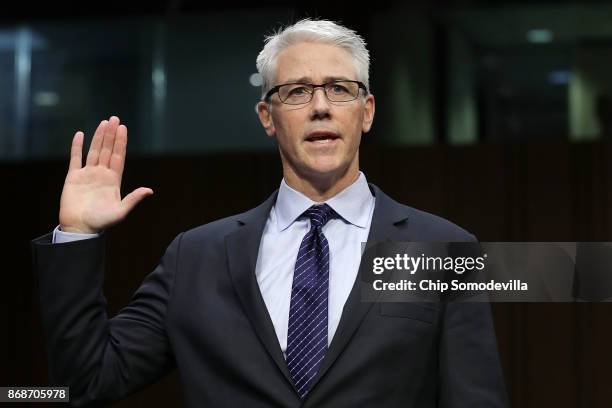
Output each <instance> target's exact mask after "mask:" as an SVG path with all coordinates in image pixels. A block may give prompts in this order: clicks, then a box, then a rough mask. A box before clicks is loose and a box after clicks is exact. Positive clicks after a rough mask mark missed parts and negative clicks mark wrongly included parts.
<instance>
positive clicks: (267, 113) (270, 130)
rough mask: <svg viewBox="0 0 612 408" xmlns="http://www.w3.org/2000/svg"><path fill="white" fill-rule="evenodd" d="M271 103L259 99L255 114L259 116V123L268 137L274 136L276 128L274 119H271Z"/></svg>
mask: <svg viewBox="0 0 612 408" xmlns="http://www.w3.org/2000/svg"><path fill="white" fill-rule="evenodd" d="M271 110H272V105H270V104H269V103H266V102H264V101H260V102H258V103H257V115H258V116H259V121H260V122H261V125H262V126H263V127H264V130H265V131H266V134H267V135H268V137H272V138H273V137H274V136H275V135H276V129H275V128H274V121H273V120H272V111H271Z"/></svg>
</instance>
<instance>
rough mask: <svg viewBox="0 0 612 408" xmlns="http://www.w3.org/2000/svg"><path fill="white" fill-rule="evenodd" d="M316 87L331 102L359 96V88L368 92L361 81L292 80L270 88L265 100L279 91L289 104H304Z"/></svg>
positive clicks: (350, 99)
mask: <svg viewBox="0 0 612 408" xmlns="http://www.w3.org/2000/svg"><path fill="white" fill-rule="evenodd" d="M316 88H323V89H324V90H325V96H326V97H327V99H328V100H329V101H331V102H350V101H353V100H355V99H357V97H358V96H359V90H360V89H363V91H364V92H366V93H367V92H368V90H367V88H366V86H365V85H364V84H363V82H359V81H349V80H346V81H345V80H342V81H331V82H327V83H325V84H321V85H315V84H305V83H301V82H292V83H289V84H282V85H277V86H275V87H274V88H272V89H270V90H269V91H268V93H266V96H265V97H264V101H266V102H269V101H270V97H271V96H272V95H274V94H275V93H276V92H278V98H279V99H280V101H281V102H282V103H286V104H287V105H303V104H306V103H308V102H310V101H311V100H312V97H313V95H314V91H315V89H316Z"/></svg>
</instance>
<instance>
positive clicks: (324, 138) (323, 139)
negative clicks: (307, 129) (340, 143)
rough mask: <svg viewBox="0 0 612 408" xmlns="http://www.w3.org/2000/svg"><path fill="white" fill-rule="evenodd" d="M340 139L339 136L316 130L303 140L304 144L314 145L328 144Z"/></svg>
mask: <svg viewBox="0 0 612 408" xmlns="http://www.w3.org/2000/svg"><path fill="white" fill-rule="evenodd" d="M338 139H340V135H338V134H337V133H334V132H330V131H327V130H318V131H314V132H311V133H309V134H308V135H307V136H306V138H305V139H304V140H305V141H306V142H309V143H314V144H328V143H333V142H334V141H336V140H338Z"/></svg>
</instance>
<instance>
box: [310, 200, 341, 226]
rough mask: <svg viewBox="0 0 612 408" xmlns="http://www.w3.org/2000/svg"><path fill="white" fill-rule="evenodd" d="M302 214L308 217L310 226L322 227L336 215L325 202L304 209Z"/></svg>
mask: <svg viewBox="0 0 612 408" xmlns="http://www.w3.org/2000/svg"><path fill="white" fill-rule="evenodd" d="M304 215H306V216H307V217H308V218H310V225H311V227H323V226H324V225H325V224H326V223H327V221H329V220H330V219H332V218H334V217H335V216H336V212H335V211H334V209H333V208H331V207H330V206H329V205H327V204H317V205H313V206H312V207H310V208H309V209H307V210H306V211H304Z"/></svg>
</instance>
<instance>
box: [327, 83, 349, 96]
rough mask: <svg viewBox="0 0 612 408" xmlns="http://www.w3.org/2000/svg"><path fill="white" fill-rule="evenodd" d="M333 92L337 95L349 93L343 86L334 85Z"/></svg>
mask: <svg viewBox="0 0 612 408" xmlns="http://www.w3.org/2000/svg"><path fill="white" fill-rule="evenodd" d="M331 90H332V92H333V93H335V94H343V93H348V91H349V90H348V89H347V88H346V87H345V86H344V85H342V84H332V86H331Z"/></svg>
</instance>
